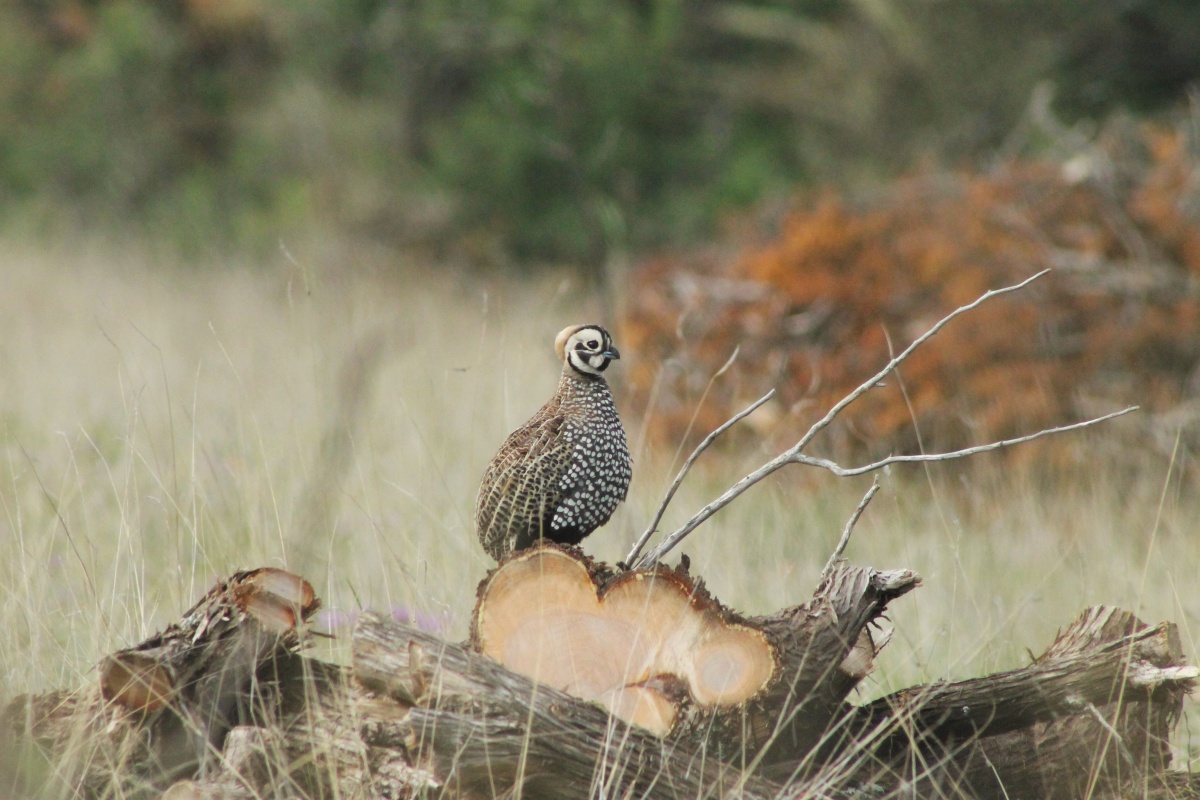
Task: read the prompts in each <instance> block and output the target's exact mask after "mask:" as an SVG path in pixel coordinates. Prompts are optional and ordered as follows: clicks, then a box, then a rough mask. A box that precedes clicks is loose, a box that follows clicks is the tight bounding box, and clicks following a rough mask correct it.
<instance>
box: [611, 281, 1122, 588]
mask: <svg viewBox="0 0 1200 800" xmlns="http://www.w3.org/2000/svg"><path fill="white" fill-rule="evenodd" d="M1049 271H1050V270H1048V269H1045V270H1042V271H1041V272H1038V273H1036V274H1035V275H1032V276H1030V277H1028V278H1026V279H1025V280H1023V281H1021V282H1020V283H1016V284H1013V285H1012V286H1006V287H1003V288H1000V289H991V290H989V291H987V292H985V293H984V294H982V295H980V296H979V297H978V298H977V299H976V300H974V301H973V302H971V303H968V304H967V305H965V306H960V307H959V308H956V309H955V310H954V311H951V312H950V313H949V314H947V315H946V316H945V317H943V318H942V319H940V320H939V321H938V322H937V323H935V324H934V325H933V327H931V328H930V329H929V330H927V331H925V333H923V334H921V335H920V336H918V337H917V338H916V339H914V340H913V342H912V344H910V345H909V346H908V347H906V348H904V350H903V351H902V352H901V353H900V354H899V355H897V356H895V357H894V358H892V359H891V360H890V361H888V363H887V364H886V365H885V366H884V367H883V369H881V370H879V372H877V373H875V374H874V375H872V376H871V377H870V378H868V379H867V380H865V381H863V382H862V383H861V384H859V386H858V388H856V389H855V390H854V391H852V392H850V394H848V395H846V396H845V397H843V398H842V399H841V400H839V401H838V402H837V403H836V404H834V405H833V407H831V408H830V409H829V411H828V412H827V413H826V414H825V416H823V417H821V419H819V420H817V421H816V422H815V423H814V424H813V426H812V427H811V428H809V429H808V432H807V433H805V434H804V436H802V437H801V438H800V440H799V441H798V442H796V444H794V445H792V447H790V448H789V449H787V450H785V451H784V452H782V453H780V454H779V455H778V456H776V457H775V458H773V459H771V460H770V461H768V462H767V463H766V464H763V465H762V466H761V467H759V468H758V469H756V470H754V471H753V472H751V473H750V474H749V475H746V476H745V477H744V478H742V479H741V480H739V481H738V482H737V483H735V484H734V485H733V486H731V487H730V488H729V489H728V490H726V491H725V493H724V494H722V495H721V496H720V497H718V498H717V499H716V500H713V501H712V502H711V503H709V504H708V505H706V506H704V508H702V509H700V510H699V511H697V512H696V513H695V514H694V515H693V516H692V518H691V519H689V520H688V521H687V522H685V523H684V524H683V525H682V526H681V527H680V528H678V529H677V530H675V531H673V532H672V533H671V534H670V535H668V536H667V537H666V538H665V539H663V541H662V542H660V543H659V544H658V546H657V547H655V548H654V549H653V550H651V551H650V552H648V553H646V554H645V555H643V556H641V557H640V558H639V559H638V560H637V562H636V563H633V564H631V565H630V566H631V567H632V568H633V569H641V568H644V567H648V566H651V565H653V564H655V563H657V562H658V561H659V559H661V558H662V557H663V556H664V555H666V554H667V553H668V552H670V551H671V550H672V549H673V548H674V547H675V546H676V545H678V544H679V543H680V542H681V541H683V539H684V537H686V536H687V535H688V534H689V533H691V532H692V531H693V530H695V529H696V528H697V527H699V526H700V525H701V524H703V523H704V522H705V521H706V520H708V518H709V517H711V516H712V515H713V514H716V513H717V512H718V511H720V510H721V509H722V508H724V507H725V506H727V505H729V504H730V503H731V502H733V501H734V500H735V499H737V498H738V497H739V496H740V495H741V494H742V493H743V492H745V491H746V490H747V489H749V488H750V487H751V486H753V485H754V484H756V483H758V482H759V481H761V480H763V479H764V478H766V477H767V476H768V475H770V474H771V473H773V472H775V471H776V470H778V469H780V468H782V467H784V466H786V465H787V464H807V465H808V466H814V467H821V468H822V469H827V470H829V471H830V472H832V473H834V474H835V475H838V476H839V477H849V476H852V475H862V474H864V473H867V472H872V471H874V470H877V469H882V468H883V467H886V466H888V465H889V464H897V463H911V462H923V461H947V460H950V459H955V458H965V457H967V456H972V455H975V454H977V453H985V452H988V451H990V450H999V449H1001V448H1004V447H1011V446H1012V445H1015V444H1021V443H1023V442H1029V441H1032V440H1034V439H1038V438H1041V437H1042V436H1048V435H1050V434H1052V433H1063V432H1066V431H1072V430H1078V429H1080V428H1086V427H1089V426H1091V425H1096V424H1098V423H1101V422H1105V421H1107V420H1110V419H1113V418H1114V417H1119V416H1122V415H1124V414H1128V413H1129V412H1131V411H1135V410H1137V406H1131V407H1129V408H1126V409H1123V410H1121V411H1117V412H1115V413H1112V414H1106V415H1104V416H1102V417H1096V418H1094V419H1089V420H1084V421H1083V422H1076V423H1074V424H1071V425H1064V426H1061V427H1058V428H1048V429H1045V430H1041V431H1037V432H1036V433H1032V434H1029V435H1028V436H1021V437H1017V438H1015V439H1005V440H1003V441H999V442H991V443H989V444H984V445H978V446H976V447H968V448H965V449H963V450H955V451H952V452H948V453H930V454H922V455H913V456H889V457H888V458H885V459H882V460H880V461H876V462H873V463H871V464H867V465H865V466H862V467H853V468H850V469H847V468H845V467H842V466H840V465H839V464H837V463H835V462H833V461H831V460H829V459H825V458H814V457H811V456H806V455H804V454H803V453H802V451H803V450H804V448H805V447H807V446H808V444H809V443H810V442H811V441H812V440H813V438H814V437H816V435H817V434H818V433H820V432H821V431H823V430H824V429H825V428H827V427H829V425H830V423H832V422H833V420H834V419H835V418H836V417H837V415H838V414H840V413H841V412H842V411H844V410H845V408H846V407H847V406H849V405H850V404H851V403H853V402H854V401H855V400H857V399H858V398H859V397H862V396H863V395H864V394H866V393H867V391H868V390H870V389H871V388H872V387H874V386H875V385H876V384H878V383H879V382H880V381H881V380H883V379H884V378H885V377H887V375H888V374H889V373H891V372H892V371H893V370H895V369H896V367H898V366H899V365H900V364H901V363H902V362H903V361H904V360H905V359H906V358H908V357H909V356H910V355H911V354H912V352H913V351H914V350H916V349H917V348H918V347H919V346H921V345H922V344H924V343H925V342H927V341H929V339H931V338H932V337H933V336H934V335H935V334H937V332H938V331H940V330H941V329H942V328H944V327H945V326H946V325H947V324H948V323H949V322H950V321H951V320H952V319H954V318H955V317H958V316H961V315H962V314H965V313H966V312H968V311H970V310H972V309H974V308H977V307H978V306H979V305H980V304H982V303H983V302H985V301H987V300H990V299H991V298H993V297H998V296H999V295H1002V294H1008V293H1010V292H1015V291H1017V290H1019V289H1022V288H1024V287H1026V286H1028V285H1029V284H1030V283H1032V282H1033V281H1035V280H1037V279H1038V278H1040V277H1042V276H1043V275H1045V274H1046V273H1047V272H1049Z"/></svg>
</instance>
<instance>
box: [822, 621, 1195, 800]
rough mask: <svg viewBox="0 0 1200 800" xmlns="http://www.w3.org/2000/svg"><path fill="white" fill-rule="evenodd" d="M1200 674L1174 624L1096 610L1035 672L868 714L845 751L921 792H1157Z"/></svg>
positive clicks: (904, 699)
mask: <svg viewBox="0 0 1200 800" xmlns="http://www.w3.org/2000/svg"><path fill="white" fill-rule="evenodd" d="M1197 674H1198V672H1197V670H1196V668H1195V667H1191V666H1186V665H1185V662H1184V657H1183V649H1182V646H1181V643H1180V640H1179V634H1178V629H1177V628H1176V626H1175V625H1173V624H1171V623H1161V624H1159V625H1157V626H1155V627H1153V628H1149V627H1147V626H1146V625H1145V624H1143V623H1142V622H1140V621H1139V620H1138V619H1137V618H1136V617H1134V616H1133V615H1132V614H1130V613H1129V612H1126V611H1121V610H1120V609H1114V608H1109V607H1096V608H1092V609H1089V610H1088V611H1086V612H1084V613H1083V614H1082V615H1081V616H1080V617H1079V618H1078V619H1077V620H1076V621H1075V622H1073V623H1072V624H1071V625H1070V626H1069V627H1068V628H1067V629H1066V630H1065V631H1063V632H1061V633H1060V634H1059V636H1058V637H1057V638H1056V639H1055V641H1054V643H1053V644H1052V645H1050V647H1049V648H1048V649H1047V650H1046V652H1045V653H1044V654H1043V655H1042V656H1040V657H1039V658H1037V659H1036V660H1035V661H1034V662H1033V663H1032V664H1030V665H1029V666H1026V667H1023V668H1021V669H1016V670H1010V671H1008V672H1001V673H996V674H993V675H989V676H987V677H983V678H975V679H971V680H965V681H959V682H956V683H948V684H934V685H930V686H918V687H913V688H910V689H905V690H903V691H900V692H896V693H895V694H892V695H889V696H887V697H884V698H882V699H880V700H877V701H875V702H873V703H870V704H868V705H867V706H864V707H862V708H860V709H857V710H856V711H855V712H854V717H855V720H854V722H853V723H852V724H850V725H849V726H847V729H848V730H850V731H852V732H851V733H850V734H849V735H847V736H846V737H845V739H844V749H843V752H845V753H849V752H850V751H851V750H857V753H856V758H857V759H858V760H859V762H860V766H859V767H858V769H857V771H858V773H859V774H858V778H857V779H858V780H861V781H867V782H876V781H878V780H880V777H879V776H880V775H888V776H891V777H889V778H888V779H887V780H888V781H889V782H891V781H894V780H896V779H897V777H900V779H902V780H903V781H905V782H907V783H909V784H910V785H913V786H918V787H923V788H922V789H921V790H920V791H919V792H918V793H919V794H933V795H936V794H937V793H938V792H939V791H943V792H944V791H946V790H947V787H953V789H954V790H955V791H956V792H966V793H968V794H970V795H971V796H972V797H978V798H996V800H1001V798H1006V797H1042V798H1074V797H1083V796H1089V795H1095V794H1097V793H1101V794H1105V793H1110V792H1111V793H1119V792H1121V791H1126V790H1129V789H1130V788H1131V787H1132V788H1139V787H1146V786H1151V785H1153V784H1154V782H1155V780H1156V778H1155V776H1160V775H1164V774H1166V769H1167V767H1168V766H1169V765H1170V760H1171V756H1170V747H1169V739H1170V734H1171V731H1172V730H1173V728H1174V726H1175V723H1176V721H1177V720H1178V717H1179V714H1180V713H1181V711H1182V706H1183V699H1184V696H1185V695H1186V694H1187V693H1188V692H1189V691H1191V689H1192V687H1193V683H1194V679H1195V678H1196V677H1197ZM868 741H869V742H872V744H871V746H870V747H869V748H863V747H862V743H863V742H868ZM929 764H938V765H939V769H938V770H932V771H931V770H928V769H927V765H929Z"/></svg>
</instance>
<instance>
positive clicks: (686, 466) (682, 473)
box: [625, 351, 775, 564]
mask: <svg viewBox="0 0 1200 800" xmlns="http://www.w3.org/2000/svg"><path fill="white" fill-rule="evenodd" d="M734 355H735V356H736V355H737V353H736V351H735V352H734ZM732 360H733V359H732V358H731V359H730V362H732ZM726 366H728V364H726ZM721 369H722V370H724V369H725V367H722V368H721ZM718 374H720V373H718ZM774 396H775V390H774V389H772V390H771V391H769V392H767V393H766V394H764V395H763V396H762V397H760V398H758V399H757V400H755V401H754V402H753V403H751V404H750V405H749V406H747V407H746V408H744V409H743V410H741V411H739V412H738V413H737V414H735V415H734V416H732V417H730V418H729V419H728V420H727V421H726V422H725V423H724V424H723V425H721V427H719V428H717V429H716V430H714V431H713V432H712V433H710V434H709V435H708V436H705V437H704V441H702V442H701V443H700V444H699V446H697V447H696V449H695V450H693V451H692V454H691V455H690V456H688V459H687V461H685V462H683V467H682V468H681V469H680V470H679V474H678V475H676V476H675V480H674V482H672V483H671V488H670V489H667V494H666V496H665V497H663V501H662V504H661V505H660V506H659V507H658V513H657V514H655V515H654V520H653V521H652V522H651V523H650V525H649V526H648V527H647V528H646V531H645V532H644V533H643V534H642V535H641V537H639V538H638V540H637V543H636V544H635V545H634V546H633V549H632V550H630V551H629V555H627V556H626V557H625V563H626V564H632V563H633V560H634V559H635V558H637V557H638V555H640V554H641V552H642V548H643V547H645V546H646V542H648V541H650V537H651V536H653V535H654V531H655V530H656V529H657V528H658V523H659V522H661V521H662V518H663V514H665V513H666V511H667V506H668V505H670V503H671V499H672V498H673V497H675V492H676V491H677V490H678V489H679V485H680V484H681V483H683V479H684V478H685V477H687V474H688V472H689V471H690V470H691V468H692V464H694V463H696V458H697V457H699V455H700V454H701V453H703V452H704V451H705V450H707V449H708V446H709V445H711V444H712V443H713V441H714V440H716V438H717V437H718V436H720V435H721V434H722V433H724V432H725V431H727V430H729V429H730V428H732V427H733V426H734V425H736V424H737V423H738V422H741V421H742V420H743V419H745V418H746V417H748V416H750V415H751V414H753V413H754V412H755V411H757V410H758V408H759V407H760V406H762V405H763V404H764V403H766V402H767V401H768V400H770V399H771V398H772V397H774Z"/></svg>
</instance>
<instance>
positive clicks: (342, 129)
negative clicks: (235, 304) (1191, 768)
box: [0, 0, 1200, 269]
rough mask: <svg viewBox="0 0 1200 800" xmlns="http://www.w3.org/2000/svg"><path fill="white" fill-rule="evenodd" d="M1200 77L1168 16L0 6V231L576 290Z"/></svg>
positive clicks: (922, 3)
mask: <svg viewBox="0 0 1200 800" xmlns="http://www.w3.org/2000/svg"><path fill="white" fill-rule="evenodd" d="M1198 77H1200V4H1197V3H1195V2H1192V0H1087V1H1084V2H1080V1H1079V0H790V1H786V0H573V1H572V2H563V1H562V0H511V1H510V2H494V1H493V2H487V1H485V0H345V1H344V2H317V1H316V0H8V1H7V2H5V3H3V4H0V209H3V211H2V214H0V225H4V226H7V227H9V228H14V227H15V228H18V229H20V230H23V231H32V232H33V233H35V234H37V235H51V234H53V235H59V234H61V233H63V232H69V231H73V230H88V229H93V230H106V231H112V230H126V229H128V230H129V231H130V232H131V233H136V234H138V235H140V236H146V237H148V238H149V239H150V240H151V241H154V242H158V243H161V244H163V245H165V246H168V247H171V248H175V249H178V250H181V251H182V252H183V253H184V254H189V253H191V254H195V253H197V252H211V251H216V252H222V251H229V250H230V249H235V250H236V251H238V252H242V253H246V252H255V251H258V250H259V249H260V248H264V247H273V246H275V245H276V244H277V242H278V241H279V240H280V239H281V238H286V237H287V236H288V235H290V234H293V233H297V232H300V231H306V232H314V231H321V232H332V233H337V234H341V235H350V236H353V237H356V238H358V237H362V238H363V239H368V238H369V239H370V240H371V241H375V242H379V243H381V244H383V245H386V246H395V247H406V248H411V247H413V246H420V247H422V248H430V251H431V252H435V253H437V254H439V255H441V256H443V257H445V256H453V257H455V258H461V259H464V260H466V261H468V262H470V263H473V264H477V265H479V264H481V265H487V266H500V267H506V268H511V267H515V268H518V269H526V268H529V267H530V266H531V265H536V264H539V263H547V262H557V263H570V264H575V265H580V266H583V267H588V266H594V265H597V264H601V263H604V261H605V260H606V259H608V258H610V257H611V256H612V255H613V254H614V253H622V254H623V253H631V252H632V253H638V252H645V251H647V250H649V249H655V248H660V247H669V246H672V245H677V244H679V243H681V242H689V241H694V239H695V238H696V237H698V236H710V235H711V231H712V230H713V226H714V224H716V223H718V222H719V221H720V220H721V219H722V218H724V217H725V216H727V215H729V214H730V213H731V212H737V211H739V210H742V209H748V208H754V207H756V206H759V205H761V204H763V203H764V202H767V201H770V200H771V199H772V198H778V197H783V196H787V195H788V194H791V193H793V192H794V191H795V190H796V188H797V187H803V186H811V185H816V184H827V183H834V184H838V185H840V186H842V187H849V188H861V187H864V186H867V187H869V186H871V185H872V184H874V183H875V182H878V181H881V180H884V179H886V178H888V177H890V176H893V175H895V174H896V173H897V172H899V171H901V170H903V169H905V168H910V167H911V166H912V165H913V164H914V163H918V162H923V163H933V164H938V165H949V166H960V165H978V164H981V163H985V162H986V161H987V160H988V159H990V158H993V157H994V155H995V153H997V152H999V151H1002V150H1003V148H1004V146H1005V144H1006V141H1008V137H1010V135H1011V134H1012V132H1013V131H1014V130H1015V129H1017V128H1018V127H1019V123H1020V121H1021V120H1022V118H1023V117H1027V116H1028V115H1027V109H1028V107H1029V104H1030V98H1031V97H1034V96H1035V95H1036V93H1035V92H1034V89H1035V87H1037V86H1039V85H1041V86H1044V87H1048V88H1047V89H1046V90H1045V91H1046V92H1048V93H1049V94H1050V95H1052V97H1053V101H1052V104H1051V106H1050V108H1051V109H1052V111H1053V114H1054V115H1055V118H1056V119H1062V120H1064V121H1065V122H1064V124H1084V125H1086V124H1088V121H1089V120H1100V119H1102V118H1104V117H1106V116H1108V115H1111V114H1113V113H1116V112H1121V111H1128V112H1132V113H1135V114H1153V113H1156V112H1161V111H1163V110H1165V109H1170V108H1172V107H1176V106H1178V105H1179V104H1180V103H1181V102H1184V98H1185V95H1186V88H1187V86H1188V85H1189V83H1191V82H1193V81H1195V80H1196V79H1197V78H1198ZM1036 145H1037V142H1036V140H1034V141H1032V145H1031V142H1030V141H1029V140H1028V139H1023V140H1022V146H1023V147H1029V146H1034V147H1036Z"/></svg>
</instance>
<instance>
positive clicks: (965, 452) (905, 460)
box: [790, 406, 1141, 478]
mask: <svg viewBox="0 0 1200 800" xmlns="http://www.w3.org/2000/svg"><path fill="white" fill-rule="evenodd" d="M1140 408H1141V406H1129V407H1128V408H1123V409H1121V410H1120V411H1114V412H1112V413H1111V414H1105V415H1104V416H1102V417H1093V418H1092V419H1085V420H1084V421H1082V422H1073V423H1071V424H1070V425H1060V426H1059V427H1057V428H1046V429H1044V430H1040V431H1037V432H1036V433H1030V434H1027V435H1025V436H1018V437H1016V438H1015V439H1003V440H1001V441H998V442H989V443H988V444H979V445H975V446H974V447H964V448H963V449H962V450H951V451H949V452H947V453H920V454H917V455H911V456H888V457H887V458H883V459H880V460H879V461H873V462H871V463H870V464H864V465H863V466H861V467H850V468H846V467H842V466H840V465H838V464H836V463H834V462H833V461H830V460H829V459H827V458H814V457H813V456H806V455H804V454H803V453H795V454H794V455H792V456H791V458H790V461H791V462H792V463H793V464H806V465H808V466H810V467H820V468H821V469H827V470H829V471H830V472H832V473H833V474H834V475H837V476H838V477H839V478H851V477H854V476H855V475H863V474H865V473H868V472H874V471H875V470H877V469H883V468H884V467H886V466H889V465H891V464H914V463H923V462H928V461H952V460H954V459H956V458H966V457H967V456H974V455H978V454H980V453H988V452H991V451H992V450H1000V449H1003V448H1005V447H1012V446H1013V445H1015V444H1024V443H1025V442H1032V441H1033V440H1034V439H1040V438H1042V437H1043V436H1049V435H1051V434H1053V433H1066V432H1067V431H1076V430H1079V429H1081V428H1090V427H1091V426H1092V425H1098V424H1100V423H1101V422H1107V421H1108V420H1110V419H1116V418H1117V417H1123V416H1125V415H1126V414H1129V413H1131V412H1133V411H1138V410H1139V409H1140Z"/></svg>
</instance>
